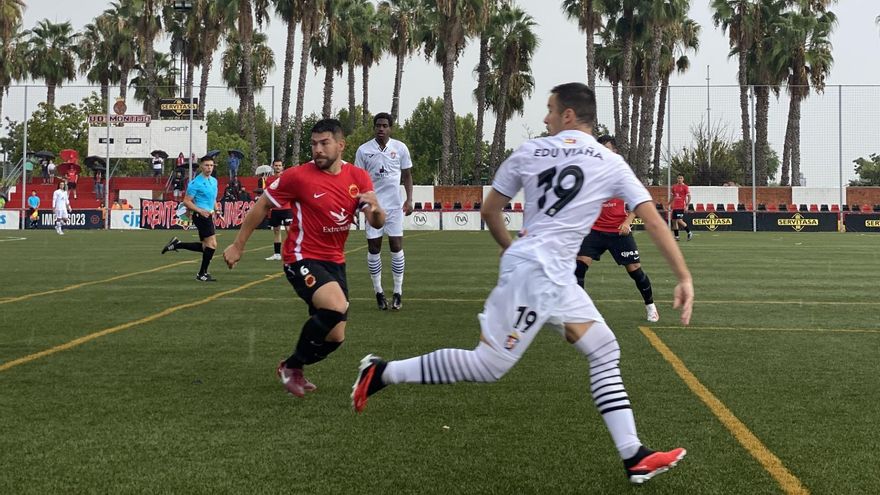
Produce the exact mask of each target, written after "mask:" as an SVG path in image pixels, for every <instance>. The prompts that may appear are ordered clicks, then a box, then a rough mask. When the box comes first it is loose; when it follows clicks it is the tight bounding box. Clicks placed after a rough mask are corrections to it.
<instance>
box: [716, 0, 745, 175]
mask: <svg viewBox="0 0 880 495" xmlns="http://www.w3.org/2000/svg"><path fill="white" fill-rule="evenodd" d="M711 8H712V11H713V14H712V21H713V22H714V23H715V26H720V27H721V29H722V31H727V34H728V39H729V40H730V42H729V43H730V54H729V56H731V57H732V56H733V55H736V56H737V61H738V64H739V70H738V71H737V82H738V83H739V109H740V119H741V126H742V139H743V140H744V141H747V142H751V140H752V135H751V122H750V120H749V72H748V65H747V64H748V58H749V53H750V52H751V51H752V49H753V46H754V43H755V35H756V33H755V31H754V29H753V28H754V25H753V23H752V22H750V18H751V17H750V16H751V12H753V9H752V8H751V6H750V0H712V3H711ZM743 169H744V170H745V167H744V166H743Z"/></svg>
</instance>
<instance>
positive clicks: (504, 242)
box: [480, 189, 513, 253]
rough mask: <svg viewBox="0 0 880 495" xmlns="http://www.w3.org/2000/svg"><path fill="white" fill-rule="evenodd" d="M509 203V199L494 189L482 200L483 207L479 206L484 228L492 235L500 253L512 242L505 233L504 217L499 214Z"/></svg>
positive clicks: (508, 233)
mask: <svg viewBox="0 0 880 495" xmlns="http://www.w3.org/2000/svg"><path fill="white" fill-rule="evenodd" d="M509 201H510V198H508V197H507V196H505V195H503V194H501V193H500V192H498V191H496V190H495V189H491V190H490V191H489V194H487V195H486V197H485V198H484V199H483V205H482V206H480V216H481V217H483V221H484V222H486V227H487V228H488V229H489V233H491V234H492V238H493V239H495V242H497V243H498V245H499V246H501V252H502V253H503V252H504V250H505V249H507V248H508V247H510V244H511V243H512V242H513V239H512V238H511V237H510V232H508V231H507V226H506V225H504V216H503V215H502V214H501V211H502V209H503V208H504V205H506V204H507V203H508V202H509Z"/></svg>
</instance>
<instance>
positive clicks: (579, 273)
mask: <svg viewBox="0 0 880 495" xmlns="http://www.w3.org/2000/svg"><path fill="white" fill-rule="evenodd" d="M589 269H590V265H588V264H586V263H584V262H583V261H580V260H578V261H577V266H575V269H574V276H575V278H576V279H577V281H578V285H580V286H581V287H585V285H584V283H585V282H584V279H586V278H587V270H589Z"/></svg>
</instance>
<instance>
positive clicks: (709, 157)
mask: <svg viewBox="0 0 880 495" xmlns="http://www.w3.org/2000/svg"><path fill="white" fill-rule="evenodd" d="M709 81H710V78H709V66H708V65H707V66H706V124H707V126H706V130H707V131H708V138H709V152H708V154H707V163H708V165H709V185H710V186H711V185H712V101H711V99H710V98H709Z"/></svg>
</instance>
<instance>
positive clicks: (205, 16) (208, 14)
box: [190, 0, 229, 118]
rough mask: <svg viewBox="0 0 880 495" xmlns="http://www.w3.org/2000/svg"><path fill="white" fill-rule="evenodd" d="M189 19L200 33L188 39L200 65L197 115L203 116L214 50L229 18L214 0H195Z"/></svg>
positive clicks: (218, 45) (226, 26)
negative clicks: (193, 46)
mask: <svg viewBox="0 0 880 495" xmlns="http://www.w3.org/2000/svg"><path fill="white" fill-rule="evenodd" d="M192 12H193V13H192V15H191V16H190V19H191V20H193V21H195V23H196V25H197V29H198V30H199V31H201V33H200V34H199V35H198V36H197V37H196V39H197V41H193V40H190V42H191V43H194V44H195V46H196V48H197V51H196V53H197V57H196V60H195V62H196V63H197V64H200V65H201V71H200V74H199V116H200V117H201V118H204V116H205V98H206V97H207V96H208V77H209V75H210V72H211V65H212V64H213V63H214V52H216V51H217V49H218V48H219V47H220V39H221V38H222V37H223V36H224V35H225V34H226V29H227V28H228V26H229V20H228V19H227V18H226V11H225V10H223V9H222V8H221V5H219V4H218V3H217V2H216V1H214V0H195V3H194V5H193V11H192Z"/></svg>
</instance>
